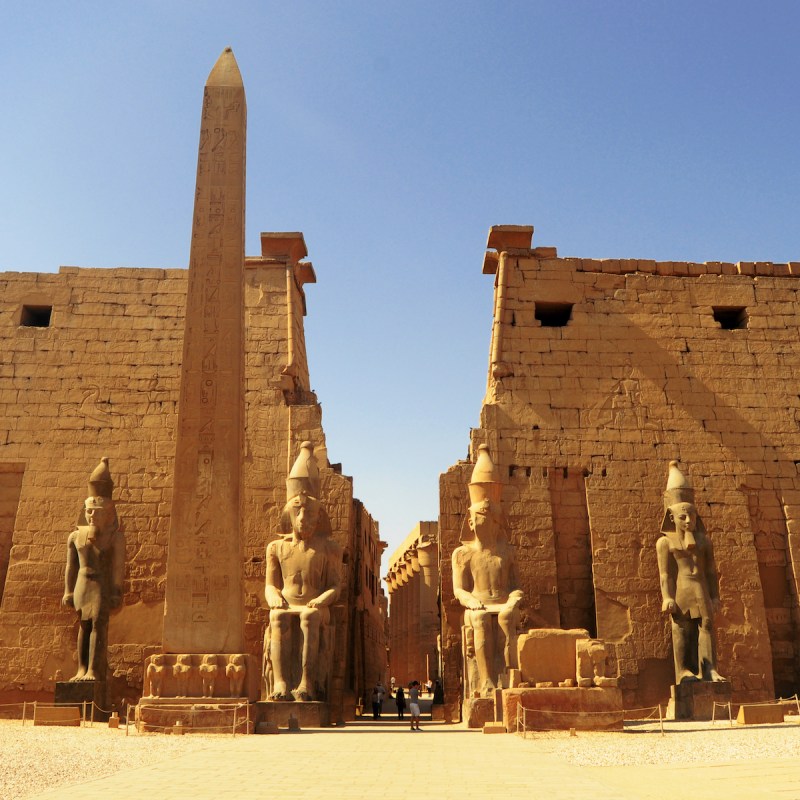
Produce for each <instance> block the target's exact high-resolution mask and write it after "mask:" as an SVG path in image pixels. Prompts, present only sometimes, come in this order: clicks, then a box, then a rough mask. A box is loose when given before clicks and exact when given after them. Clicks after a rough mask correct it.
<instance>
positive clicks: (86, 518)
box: [61, 457, 125, 681]
mask: <svg viewBox="0 0 800 800" xmlns="http://www.w3.org/2000/svg"><path fill="white" fill-rule="evenodd" d="M113 489H114V482H113V480H112V479H111V473H110V472H109V469H108V458H106V457H103V458H102V459H101V460H100V463H99V464H98V465H97V467H96V468H95V470H94V472H92V474H91V476H90V478H89V496H88V497H87V498H86V502H85V503H84V508H83V511H82V512H81V515H80V518H79V524H78V527H77V528H76V529H75V530H74V531H73V532H72V533H71V534H70V535H69V538H68V539H67V566H66V570H65V572H64V597H63V599H62V601H61V602H62V604H63V605H65V606H70V607H71V608H74V609H75V610H76V611H77V612H78V618H79V621H80V627H79V628H78V646H77V655H78V671H77V672H76V673H75V675H74V676H73V677H72V678H70V680H72V681H93V680H99V681H102V680H104V679H105V672H106V643H107V639H108V617H109V612H110V611H111V609H113V608H117V607H118V606H119V605H121V603H122V582H123V579H124V577H125V537H124V536H123V534H122V531H121V530H120V528H119V520H118V519H117V512H116V508H115V507H114V501H113V500H112V499H111V495H112V491H113Z"/></svg>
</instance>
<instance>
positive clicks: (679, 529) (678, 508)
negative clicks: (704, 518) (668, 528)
mask: <svg viewBox="0 0 800 800" xmlns="http://www.w3.org/2000/svg"><path fill="white" fill-rule="evenodd" d="M667 515H668V517H669V520H670V521H671V523H672V525H673V530H674V531H675V532H676V533H678V534H679V535H680V537H681V540H682V541H683V543H684V546H685V547H687V548H688V549H689V550H691V549H692V548H693V547H694V546H695V544H697V542H696V540H695V536H694V533H695V530H696V528H697V509H696V508H695V507H694V505H693V504H692V503H675V505H672V506H669V507H668V508H667Z"/></svg>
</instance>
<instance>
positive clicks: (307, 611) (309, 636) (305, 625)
mask: <svg viewBox="0 0 800 800" xmlns="http://www.w3.org/2000/svg"><path fill="white" fill-rule="evenodd" d="M329 617H330V614H329V613H328V609H327V608H304V609H303V610H302V611H301V612H300V632H301V634H302V636H303V661H302V666H303V676H302V678H301V680H300V685H299V686H298V687H297V689H295V691H294V696H295V699H297V700H313V699H314V690H315V687H316V685H317V671H318V669H319V667H320V664H319V637H320V627H321V625H322V624H323V623H324V622H327V620H328V619H329Z"/></svg>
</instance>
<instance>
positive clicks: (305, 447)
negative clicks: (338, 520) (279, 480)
mask: <svg viewBox="0 0 800 800" xmlns="http://www.w3.org/2000/svg"><path fill="white" fill-rule="evenodd" d="M301 492H305V494H307V495H310V496H311V497H316V498H319V495H320V481H319V467H318V466H317V459H316V458H315V457H314V445H313V444H312V443H311V442H303V443H302V444H301V445H300V452H299V453H298V455H297V458H296V459H295V462H294V465H293V466H292V469H291V470H290V471H289V476H288V477H287V478H286V499H287V500H291V499H292V498H293V497H297V495H298V494H300V493H301Z"/></svg>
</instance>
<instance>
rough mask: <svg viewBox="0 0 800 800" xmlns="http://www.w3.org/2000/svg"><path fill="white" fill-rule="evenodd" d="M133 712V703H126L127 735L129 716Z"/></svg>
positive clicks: (126, 731)
mask: <svg viewBox="0 0 800 800" xmlns="http://www.w3.org/2000/svg"><path fill="white" fill-rule="evenodd" d="M130 714H131V704H130V703H125V735H126V736H127V735H128V717H129V716H130Z"/></svg>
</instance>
